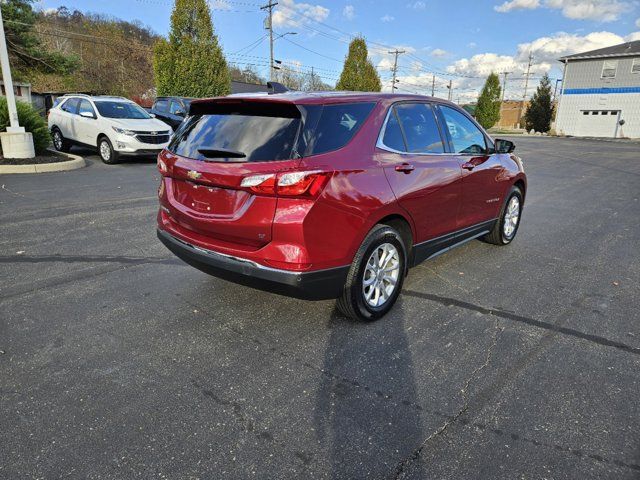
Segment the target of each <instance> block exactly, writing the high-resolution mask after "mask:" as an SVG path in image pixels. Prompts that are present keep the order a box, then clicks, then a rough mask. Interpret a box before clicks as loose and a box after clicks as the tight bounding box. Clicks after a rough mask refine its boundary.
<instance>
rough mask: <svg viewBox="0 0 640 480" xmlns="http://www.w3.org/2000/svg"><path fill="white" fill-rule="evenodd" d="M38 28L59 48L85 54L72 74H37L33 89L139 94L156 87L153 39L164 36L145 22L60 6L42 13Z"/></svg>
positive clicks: (52, 46)
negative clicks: (145, 24)
mask: <svg viewBox="0 0 640 480" xmlns="http://www.w3.org/2000/svg"><path fill="white" fill-rule="evenodd" d="M35 29H36V32H37V35H38V36H39V38H40V39H41V41H42V43H43V44H44V45H46V46H47V47H48V48H49V49H51V50H53V51H58V52H61V53H65V54H74V55H75V56H76V57H77V58H78V59H79V66H78V69H77V71H76V72H74V73H73V74H70V75H60V74H47V73H33V74H32V75H31V78H28V79H25V80H27V81H29V82H31V83H32V85H33V90H34V91H38V92H45V91H58V90H63V91H79V92H81V91H87V92H95V93H99V94H110V95H123V96H126V97H135V96H140V95H143V94H145V93H146V92H149V91H150V90H151V89H153V87H154V77H153V65H152V62H153V56H152V49H153V44H154V43H155V41H156V40H157V39H158V38H159V36H158V35H157V34H156V33H154V32H153V31H152V30H151V29H150V28H148V27H146V26H144V25H142V24H141V23H139V22H134V23H132V22H126V21H124V20H119V19H116V18H112V17H108V16H104V15H97V14H90V13H82V12H80V11H78V10H73V11H71V10H69V9H67V8H66V7H60V8H58V9H57V10H56V11H53V12H51V11H48V12H39V13H38V17H37V21H36V25H35Z"/></svg>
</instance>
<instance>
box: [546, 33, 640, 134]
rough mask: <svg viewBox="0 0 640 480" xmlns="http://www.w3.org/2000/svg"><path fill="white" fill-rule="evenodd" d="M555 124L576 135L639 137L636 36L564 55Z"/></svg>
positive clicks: (639, 73) (639, 71) (639, 65)
mask: <svg viewBox="0 0 640 480" xmlns="http://www.w3.org/2000/svg"><path fill="white" fill-rule="evenodd" d="M560 61H561V62H563V63H564V75H563V77H564V80H563V85H562V93H561V97H560V101H559V104H558V112H557V115H556V123H555V128H556V132H557V133H559V134H561V135H571V136H576V137H610V138H640V41H635V42H627V43H623V44H621V45H615V46H613V47H607V48H600V49H598V50H592V51H590V52H584V53H579V54H576V55H569V56H566V57H562V58H561V59H560Z"/></svg>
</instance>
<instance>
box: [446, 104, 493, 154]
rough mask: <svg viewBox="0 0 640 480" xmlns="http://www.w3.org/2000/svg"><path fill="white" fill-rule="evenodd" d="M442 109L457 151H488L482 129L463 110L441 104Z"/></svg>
mask: <svg viewBox="0 0 640 480" xmlns="http://www.w3.org/2000/svg"><path fill="white" fill-rule="evenodd" d="M440 110H441V111H442V115H443V116H444V120H445V122H446V124H447V129H448V130H449V135H450V136H451V143H452V146H453V151H454V152H455V153H466V154H470V155H478V154H481V153H487V145H486V142H485V138H484V135H483V134H482V132H481V131H480V129H479V128H478V127H477V126H476V125H475V124H474V123H473V122H472V121H471V120H469V118H467V116H466V115H464V114H463V113H461V112H458V111H457V110H455V109H453V108H450V107H445V106H441V107H440Z"/></svg>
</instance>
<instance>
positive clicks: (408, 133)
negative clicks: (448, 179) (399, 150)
mask: <svg viewBox="0 0 640 480" xmlns="http://www.w3.org/2000/svg"><path fill="white" fill-rule="evenodd" d="M395 108H396V113H397V115H398V118H399V119H400V124H401V125H402V131H403V132H404V136H405V139H406V142H407V151H408V152H410V153H444V144H443V143H442V137H440V131H439V130H438V124H437V123H436V117H435V115H434V113H433V110H432V108H431V106H429V105H427V104H425V103H405V104H400V105H398V106H396V107H395Z"/></svg>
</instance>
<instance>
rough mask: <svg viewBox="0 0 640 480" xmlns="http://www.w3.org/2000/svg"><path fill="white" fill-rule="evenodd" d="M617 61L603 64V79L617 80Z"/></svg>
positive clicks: (606, 61) (608, 61) (607, 61)
mask: <svg viewBox="0 0 640 480" xmlns="http://www.w3.org/2000/svg"><path fill="white" fill-rule="evenodd" d="M616 70H618V61H617V60H605V61H604V62H603V64H602V78H616Z"/></svg>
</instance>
